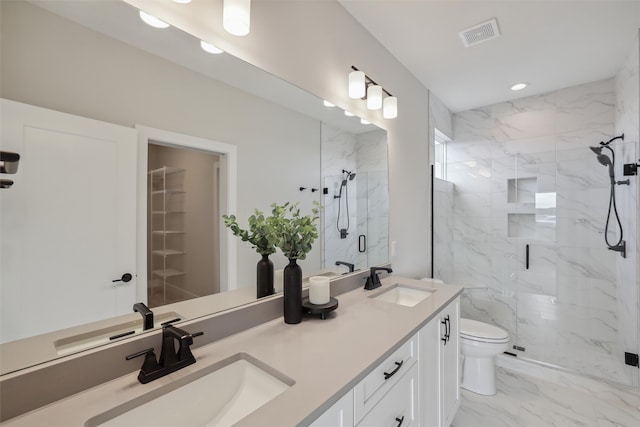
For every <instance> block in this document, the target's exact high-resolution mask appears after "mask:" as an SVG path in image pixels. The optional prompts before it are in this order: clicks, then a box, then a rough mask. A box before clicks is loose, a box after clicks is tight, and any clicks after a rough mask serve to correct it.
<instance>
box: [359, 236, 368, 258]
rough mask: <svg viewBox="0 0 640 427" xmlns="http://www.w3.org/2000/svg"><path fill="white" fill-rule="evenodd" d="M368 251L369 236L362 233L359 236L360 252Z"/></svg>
mask: <svg viewBox="0 0 640 427" xmlns="http://www.w3.org/2000/svg"><path fill="white" fill-rule="evenodd" d="M366 251H367V236H365V235H364V234H361V235H359V236H358V252H360V253H364V252H366Z"/></svg>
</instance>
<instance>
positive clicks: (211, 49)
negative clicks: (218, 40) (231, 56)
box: [200, 40, 224, 55]
mask: <svg viewBox="0 0 640 427" xmlns="http://www.w3.org/2000/svg"><path fill="white" fill-rule="evenodd" d="M200 47H201V48H202V50H204V51H205V52H209V53H213V54H215V55H217V54H219V53H223V52H224V50H222V49H220V48H219V47H217V46H214V45H212V44H211V43H207V42H206V41H204V40H200Z"/></svg>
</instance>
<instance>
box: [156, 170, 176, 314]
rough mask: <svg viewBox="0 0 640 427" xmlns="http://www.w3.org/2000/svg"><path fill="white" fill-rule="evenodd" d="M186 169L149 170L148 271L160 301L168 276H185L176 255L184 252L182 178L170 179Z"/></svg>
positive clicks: (165, 299)
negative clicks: (149, 246)
mask: <svg viewBox="0 0 640 427" xmlns="http://www.w3.org/2000/svg"><path fill="white" fill-rule="evenodd" d="M184 172H185V170H184V169H181V168H175V167H170V166H163V167H161V168H158V169H153V170H150V171H149V192H150V194H151V202H150V210H151V215H150V218H149V222H150V229H151V234H152V237H151V255H152V256H151V257H150V258H151V262H150V263H151V273H152V276H153V278H154V280H153V286H152V288H153V290H152V292H153V293H154V295H155V296H156V298H157V297H158V296H157V294H156V293H155V292H156V291H158V288H160V289H159V290H160V292H161V299H162V303H163V304H166V303H167V302H168V301H167V287H168V286H169V287H170V286H171V285H172V284H171V283H170V282H169V280H170V279H172V278H176V277H178V276H182V275H184V274H185V273H184V271H182V269H180V268H179V267H176V266H179V265H181V264H180V263H179V262H177V261H176V260H175V258H177V257H179V256H181V255H184V252H183V250H182V248H183V247H184V234H185V231H184V213H185V211H184V209H183V205H184V194H185V191H184V190H183V188H182V180H180V179H171V178H172V177H175V176H177V175H178V174H184Z"/></svg>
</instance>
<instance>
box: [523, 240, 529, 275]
mask: <svg viewBox="0 0 640 427" xmlns="http://www.w3.org/2000/svg"><path fill="white" fill-rule="evenodd" d="M524 253H525V261H524V266H525V269H527V270H528V269H529V245H527V246H526V247H525V251H524Z"/></svg>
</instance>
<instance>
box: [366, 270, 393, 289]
mask: <svg viewBox="0 0 640 427" xmlns="http://www.w3.org/2000/svg"><path fill="white" fill-rule="evenodd" d="M378 270H383V271H386V272H387V273H393V270H392V269H390V268H387V267H371V274H370V275H369V277H367V281H366V282H365V284H364V288H365V289H366V290H368V291H370V290H371V289H375V288H379V287H380V286H382V283H380V277H378V273H376V271H378Z"/></svg>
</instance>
